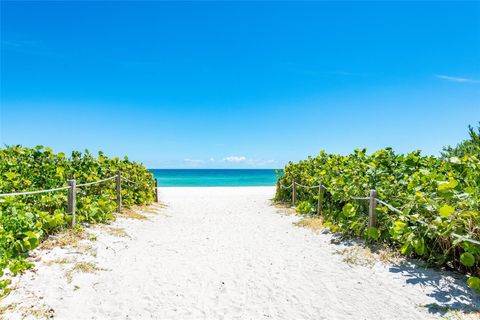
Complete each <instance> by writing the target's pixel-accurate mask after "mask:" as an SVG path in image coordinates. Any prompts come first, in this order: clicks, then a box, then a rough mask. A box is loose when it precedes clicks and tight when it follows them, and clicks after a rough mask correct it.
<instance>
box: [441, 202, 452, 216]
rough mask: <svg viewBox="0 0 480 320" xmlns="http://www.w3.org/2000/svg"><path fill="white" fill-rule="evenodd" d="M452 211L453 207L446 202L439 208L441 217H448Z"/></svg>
mask: <svg viewBox="0 0 480 320" xmlns="http://www.w3.org/2000/svg"><path fill="white" fill-rule="evenodd" d="M454 212H455V208H454V207H452V206H449V205H448V204H445V205H443V206H442V207H441V208H440V216H441V217H442V218H448V217H449V216H450V215H451V214H452V213H454Z"/></svg>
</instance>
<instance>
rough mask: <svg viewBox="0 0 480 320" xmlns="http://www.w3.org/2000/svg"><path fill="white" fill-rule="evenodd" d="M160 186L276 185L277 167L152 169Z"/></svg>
mask: <svg viewBox="0 0 480 320" xmlns="http://www.w3.org/2000/svg"><path fill="white" fill-rule="evenodd" d="M150 172H151V173H153V175H154V176H155V178H157V179H158V186H159V187H214V186H229V187H239V186H274V185H275V183H276V181H277V177H276V173H275V169H150Z"/></svg>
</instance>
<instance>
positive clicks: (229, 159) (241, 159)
mask: <svg viewBox="0 0 480 320" xmlns="http://www.w3.org/2000/svg"><path fill="white" fill-rule="evenodd" d="M245 160H247V158H246V157H244V156H229V157H225V158H223V161H225V162H235V163H238V162H244V161H245Z"/></svg>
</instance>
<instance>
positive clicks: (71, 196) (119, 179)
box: [0, 170, 158, 227]
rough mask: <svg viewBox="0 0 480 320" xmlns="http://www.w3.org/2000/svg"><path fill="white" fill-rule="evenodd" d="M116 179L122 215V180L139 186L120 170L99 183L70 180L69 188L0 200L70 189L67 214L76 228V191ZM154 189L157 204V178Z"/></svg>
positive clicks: (6, 194)
mask: <svg viewBox="0 0 480 320" xmlns="http://www.w3.org/2000/svg"><path fill="white" fill-rule="evenodd" d="M114 179H115V180H116V189H117V212H119V213H120V212H122V180H124V181H125V182H130V183H134V184H135V185H138V182H135V181H132V180H130V179H127V178H125V177H122V175H121V172H120V170H118V172H117V174H116V175H114V176H111V177H109V178H105V179H101V180H97V181H92V182H86V183H81V184H77V183H76V179H70V180H68V186H67V187H59V188H53V189H46V190H34V191H24V192H13V193H2V194H0V198H4V197H15V196H23V195H32V194H40V193H49V192H55V191H60V190H67V189H68V210H67V212H69V213H70V214H71V215H72V227H74V226H75V223H76V214H75V208H76V193H77V190H76V189H77V188H81V187H87V186H92V185H96V184H100V183H103V182H107V181H110V180H114ZM154 187H155V202H158V182H157V179H156V178H155V180H154Z"/></svg>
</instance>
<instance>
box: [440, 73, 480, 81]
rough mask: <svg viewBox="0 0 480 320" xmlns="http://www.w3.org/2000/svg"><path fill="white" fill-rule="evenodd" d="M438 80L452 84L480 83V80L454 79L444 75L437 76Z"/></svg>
mask: <svg viewBox="0 0 480 320" xmlns="http://www.w3.org/2000/svg"><path fill="white" fill-rule="evenodd" d="M435 77H436V78H438V79H442V80H446V81H450V82H457V83H480V80H475V79H469V78H462V77H452V76H447V75H443V74H436V75H435Z"/></svg>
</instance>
